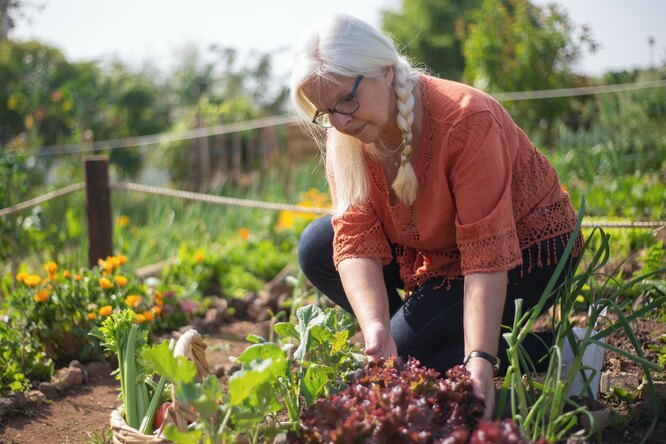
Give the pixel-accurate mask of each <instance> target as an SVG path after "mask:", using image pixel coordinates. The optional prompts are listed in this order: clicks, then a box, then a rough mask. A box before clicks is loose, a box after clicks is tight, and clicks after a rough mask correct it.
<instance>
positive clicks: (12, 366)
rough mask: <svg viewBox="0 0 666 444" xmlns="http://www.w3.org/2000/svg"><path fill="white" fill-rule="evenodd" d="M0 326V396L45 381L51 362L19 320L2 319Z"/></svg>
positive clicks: (49, 376) (51, 370) (51, 369)
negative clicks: (35, 382)
mask: <svg viewBox="0 0 666 444" xmlns="http://www.w3.org/2000/svg"><path fill="white" fill-rule="evenodd" d="M3 318H4V319H3V320H2V322H0V396H6V395H9V394H11V393H12V392H20V391H26V390H28V389H30V387H31V386H32V382H34V381H48V380H50V379H51V376H52V375H53V372H54V368H53V361H52V360H51V359H50V358H49V357H48V356H46V354H45V353H44V352H43V351H42V348H41V344H39V342H37V341H36V340H35V339H34V338H33V337H32V336H31V335H30V334H28V333H27V332H26V330H25V325H24V323H23V322H21V320H16V319H12V318H10V317H9V316H3Z"/></svg>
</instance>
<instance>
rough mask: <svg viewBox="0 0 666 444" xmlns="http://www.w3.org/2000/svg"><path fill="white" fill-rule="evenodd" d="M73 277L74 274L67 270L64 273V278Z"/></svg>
mask: <svg viewBox="0 0 666 444" xmlns="http://www.w3.org/2000/svg"><path fill="white" fill-rule="evenodd" d="M71 275H72V273H70V272H69V270H65V271H63V272H62V277H64V278H69V277H70V276H71Z"/></svg>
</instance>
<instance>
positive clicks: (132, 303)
mask: <svg viewBox="0 0 666 444" xmlns="http://www.w3.org/2000/svg"><path fill="white" fill-rule="evenodd" d="M140 303H141V296H139V295H138V294H130V295H129V296H127V297H126V298H125V304H126V305H127V306H128V307H131V308H134V307H136V306H137V305H139V304H140Z"/></svg>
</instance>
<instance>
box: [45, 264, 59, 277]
mask: <svg viewBox="0 0 666 444" xmlns="http://www.w3.org/2000/svg"><path fill="white" fill-rule="evenodd" d="M44 270H46V272H47V273H48V274H49V275H52V274H55V272H56V271H58V264H56V263H55V262H53V261H48V262H47V263H45V264H44Z"/></svg>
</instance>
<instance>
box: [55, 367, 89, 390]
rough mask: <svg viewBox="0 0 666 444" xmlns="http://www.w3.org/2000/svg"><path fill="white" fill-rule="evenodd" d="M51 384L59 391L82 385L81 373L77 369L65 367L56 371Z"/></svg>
mask: <svg viewBox="0 0 666 444" xmlns="http://www.w3.org/2000/svg"><path fill="white" fill-rule="evenodd" d="M52 382H53V383H54V384H55V385H56V387H58V388H59V389H60V390H63V391H64V390H69V389H70V388H72V387H75V386H77V385H80V384H82V383H83V371H82V370H81V369H80V368H77V367H65V368H61V369H60V370H58V373H57V374H56V375H55V376H54V377H53V380H52Z"/></svg>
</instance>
